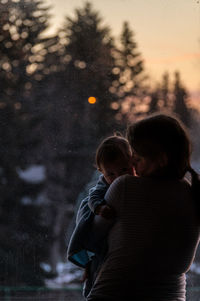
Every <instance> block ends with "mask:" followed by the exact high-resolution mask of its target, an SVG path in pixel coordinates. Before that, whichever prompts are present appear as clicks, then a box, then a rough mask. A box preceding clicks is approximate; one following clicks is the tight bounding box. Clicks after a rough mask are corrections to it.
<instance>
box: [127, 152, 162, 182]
mask: <svg viewBox="0 0 200 301" xmlns="http://www.w3.org/2000/svg"><path fill="white" fill-rule="evenodd" d="M132 164H133V168H134V170H135V174H136V175H137V176H139V177H145V176H149V175H151V174H153V173H154V172H155V171H156V170H157V169H158V168H160V164H159V162H158V161H157V160H152V159H150V158H148V157H144V156H141V155H139V154H138V153H137V152H136V151H134V150H132Z"/></svg>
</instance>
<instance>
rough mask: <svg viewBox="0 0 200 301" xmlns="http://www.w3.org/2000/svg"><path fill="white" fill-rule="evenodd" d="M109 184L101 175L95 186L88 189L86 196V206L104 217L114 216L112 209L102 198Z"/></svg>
mask: <svg viewBox="0 0 200 301" xmlns="http://www.w3.org/2000/svg"><path fill="white" fill-rule="evenodd" d="M109 186H110V185H109V184H108V183H107V182H106V181H105V179H104V177H103V175H101V176H100V177H99V180H98V182H97V184H96V186H94V187H93V188H91V189H90V191H89V197H88V206H89V208H90V210H91V211H92V212H93V213H94V214H96V215H101V216H102V217H104V218H112V217H114V212H113V210H112V209H111V208H110V207H109V206H108V205H107V204H106V202H105V200H104V196H105V194H106V192H107V190H108V188H109Z"/></svg>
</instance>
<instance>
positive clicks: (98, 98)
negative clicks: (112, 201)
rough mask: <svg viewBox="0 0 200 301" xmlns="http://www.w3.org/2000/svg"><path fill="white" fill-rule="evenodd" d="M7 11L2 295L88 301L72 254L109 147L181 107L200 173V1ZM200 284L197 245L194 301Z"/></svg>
mask: <svg viewBox="0 0 200 301" xmlns="http://www.w3.org/2000/svg"><path fill="white" fill-rule="evenodd" d="M0 16H1V17H0V300H26V299H27V298H29V299H28V300H82V298H81V282H80V279H81V276H82V272H81V270H79V269H77V268H76V267H75V266H73V265H72V264H70V263H69V262H67V261H66V250H67V245H68V242H69V238H70V235H71V232H72V230H73V227H74V218H75V214H76V210H77V208H78V205H79V203H80V201H81V200H82V199H83V198H84V196H85V195H87V193H88V189H89V187H91V186H92V184H93V183H94V181H95V176H96V173H95V166H94V157H95V150H96V147H97V145H98V144H99V142H100V141H101V140H102V139H103V138H104V137H106V136H108V135H111V134H113V133H114V131H120V132H121V133H122V134H125V132H126V128H127V125H128V124H130V123H131V122H134V121H135V120H137V119H139V118H143V117H144V116H146V115H148V114H150V113H152V112H157V111H164V112H173V113H174V114H176V115H177V116H178V117H179V118H180V119H181V120H182V122H183V123H184V124H185V126H186V127H187V128H188V131H189V133H190V135H191V138H192V144H193V154H192V164H193V167H194V168H195V169H196V170H197V171H199V170H200V139H199V134H200V76H199V75H200V3H199V1H196V0H194V1H193V0H173V1H171V0H148V1H146V0H101V1H100V0H91V1H89V2H87V1H82V0H73V1H69V0H67V1H66V0H0ZM199 281H200V251H197V256H196V260H195V263H194V264H193V265H192V268H191V271H190V272H189V274H188V288H189V289H188V300H189V301H191V300H193V301H195V300H199V298H200V288H199V287H198V286H199V283H200V282H199ZM31 298H32V299H31Z"/></svg>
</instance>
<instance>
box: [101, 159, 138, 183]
mask: <svg viewBox="0 0 200 301" xmlns="http://www.w3.org/2000/svg"><path fill="white" fill-rule="evenodd" d="M100 171H101V172H102V173H103V175H104V178H105V180H106V182H107V183H108V184H111V183H112V182H113V181H114V180H115V179H116V178H118V177H119V176H122V175H125V174H129V175H133V167H132V161H131V158H130V160H126V159H117V160H115V161H113V162H110V163H106V164H104V165H103V164H101V165H100Z"/></svg>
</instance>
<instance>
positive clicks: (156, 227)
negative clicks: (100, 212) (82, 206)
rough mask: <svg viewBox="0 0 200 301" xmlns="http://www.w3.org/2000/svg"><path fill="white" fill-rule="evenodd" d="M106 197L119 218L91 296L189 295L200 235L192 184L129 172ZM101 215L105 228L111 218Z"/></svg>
mask: <svg viewBox="0 0 200 301" xmlns="http://www.w3.org/2000/svg"><path fill="white" fill-rule="evenodd" d="M105 199H106V201H107V203H108V204H109V205H110V206H112V207H113V208H114V209H115V211H116V222H115V224H114V226H113V227H112V228H111V229H110V232H109V235H108V247H109V250H108V253H107V256H106V259H105V261H104V263H103V264H102V267H101V269H100V272H99V274H98V276H97V279H96V282H95V284H94V286H93V288H92V291H91V293H90V295H89V296H88V299H87V300H88V301H89V300H90V301H92V300H102V301H103V300H115V301H117V300H120V301H121V300H134V301H136V300H140V301H147V300H148V301H158V300H159V301H164V300H168V301H175V300H176V301H184V300H185V273H186V272H187V271H188V270H189V268H190V265H191V263H192V261H193V259H194V256H195V251H196V248H197V245H198V241H199V221H198V219H197V214H196V211H195V205H194V202H193V200H192V196H191V189H190V185H189V184H188V183H187V182H185V181H183V180H182V181H178V180H167V179H153V178H142V177H141V178H139V177H133V176H129V175H125V176H122V177H120V178H118V179H117V180H115V181H114V183H113V184H112V185H111V186H110V188H109V190H108V191H107V193H106V196H105ZM95 219H96V220H95V222H94V225H93V227H94V228H95V227H98V228H99V227H101V225H104V228H105V223H106V220H105V219H103V218H101V217H99V216H98V217H96V218H95ZM108 227H109V225H108Z"/></svg>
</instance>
